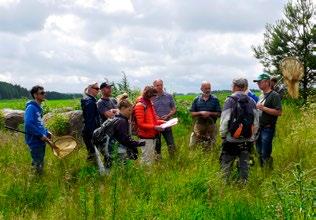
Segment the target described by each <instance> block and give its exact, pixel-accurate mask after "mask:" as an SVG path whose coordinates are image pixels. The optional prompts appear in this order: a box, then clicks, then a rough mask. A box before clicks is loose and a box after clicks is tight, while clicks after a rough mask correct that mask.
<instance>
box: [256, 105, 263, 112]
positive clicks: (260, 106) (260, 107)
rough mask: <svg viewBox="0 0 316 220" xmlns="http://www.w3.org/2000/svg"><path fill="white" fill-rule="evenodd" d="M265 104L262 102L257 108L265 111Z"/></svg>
mask: <svg viewBox="0 0 316 220" xmlns="http://www.w3.org/2000/svg"><path fill="white" fill-rule="evenodd" d="M263 108H264V105H263V104H262V103H258V104H257V109H259V110H261V111H263Z"/></svg>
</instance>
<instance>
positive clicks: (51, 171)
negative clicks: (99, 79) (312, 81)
mask: <svg viewBox="0 0 316 220" xmlns="http://www.w3.org/2000/svg"><path fill="white" fill-rule="evenodd" d="M225 96H227V94H222V95H218V97H219V98H220V100H221V103H223V100H224V98H225ZM192 99H193V97H192V96H179V97H176V101H177V107H178V117H179V118H180V124H178V125H177V126H176V127H175V128H174V135H175V140H176V143H177V148H178V154H177V157H176V159H175V160H170V159H169V158H168V154H167V150H166V146H163V159H162V160H161V161H159V162H157V163H156V164H154V165H152V166H150V167H144V166H142V165H141V164H139V162H138V161H131V162H129V163H128V164H127V165H125V166H114V167H113V169H112V171H111V173H110V175H109V176H105V177H100V176H99V174H98V172H97V169H96V168H95V167H93V166H91V165H89V164H87V163H86V161H85V159H86V150H85V148H84V147H83V146H80V149H79V150H78V151H76V152H74V153H73V154H72V155H70V156H69V157H68V158H66V159H64V160H58V159H57V158H56V157H54V156H53V154H52V152H51V149H50V148H48V147H47V148H46V150H47V152H46V164H45V174H44V175H43V176H42V177H37V176H35V175H33V174H32V172H31V171H30V162H31V159H30V156H29V152H28V148H27V146H26V145H25V143H24V137H23V136H22V135H21V134H16V133H11V132H8V131H5V130H0V150H1V154H0V173H1V181H0V219H24V218H25V219H315V218H316V214H315V211H316V186H315V184H316V183H315V178H316V166H315V164H316V163H315V161H316V151H315V149H316V138H315V136H316V108H315V106H314V107H308V108H299V107H297V106H296V105H294V104H291V102H286V104H284V105H283V115H282V117H280V118H279V121H278V126H277V132H276V137H275V139H274V143H273V144H274V148H273V158H274V170H273V171H272V172H268V171H266V170H262V169H261V168H260V167H259V166H258V163H256V165H255V166H254V167H252V168H251V170H250V176H249V182H248V184H247V185H246V186H241V185H239V184H237V183H231V184H225V183H224V181H223V180H222V178H221V172H220V169H219V161H218V158H219V153H220V147H221V146H220V144H221V143H220V140H219V138H218V141H217V145H216V147H215V149H213V151H212V152H209V153H205V152H203V151H202V150H200V149H196V150H194V151H190V150H189V149H188V141H189V136H190V131H191V125H192V119H191V117H190V115H189V114H188V112H187V108H188V107H189V105H190V103H191V101H192ZM25 101H26V100H14V101H3V102H2V101H1V102H0V108H7V107H9V106H10V107H11V108H19V109H23V108H24V104H25ZM78 104H79V100H58V101H47V105H48V106H49V109H53V108H60V107H67V106H71V107H73V108H76V107H77V106H78ZM236 174H237V173H235V174H234V176H236Z"/></svg>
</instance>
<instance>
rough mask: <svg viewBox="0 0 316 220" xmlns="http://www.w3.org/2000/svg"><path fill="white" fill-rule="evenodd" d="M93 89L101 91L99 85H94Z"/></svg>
mask: <svg viewBox="0 0 316 220" xmlns="http://www.w3.org/2000/svg"><path fill="white" fill-rule="evenodd" d="M92 89H95V90H97V91H99V90H100V88H99V87H92Z"/></svg>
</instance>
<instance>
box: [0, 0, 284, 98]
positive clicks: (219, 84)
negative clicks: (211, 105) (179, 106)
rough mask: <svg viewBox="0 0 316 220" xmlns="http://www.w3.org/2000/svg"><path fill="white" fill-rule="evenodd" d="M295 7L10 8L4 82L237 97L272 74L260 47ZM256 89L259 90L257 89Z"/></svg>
mask: <svg viewBox="0 0 316 220" xmlns="http://www.w3.org/2000/svg"><path fill="white" fill-rule="evenodd" d="M284 3H285V0H105V1H104V0H103V1H102V0H0V81H7V82H11V83H16V84H20V85H22V86H24V87H26V88H28V89H29V88H31V87H32V86H33V85H35V84H41V85H43V86H44V87H45V88H46V90H55V91H60V92H82V90H83V88H84V86H85V85H87V84H89V83H90V82H93V81H97V82H101V81H103V79H104V78H107V79H108V80H110V81H118V80H119V79H120V78H121V72H122V71H124V72H125V73H126V74H127V76H128V78H129V80H130V83H131V85H132V86H133V87H138V88H143V86H144V85H146V84H150V83H151V82H152V81H153V80H154V79H156V78H162V79H163V80H164V82H165V87H166V88H167V90H168V91H170V92H174V91H177V92H198V91H199V87H200V82H201V81H202V80H209V81H211V83H212V89H214V90H217V89H229V88H230V85H231V81H232V79H233V78H234V77H239V76H244V77H247V78H248V79H249V80H251V81H252V80H253V79H254V78H255V76H256V75H258V74H259V73H260V72H261V71H262V66H261V65H260V64H259V62H258V61H257V60H256V59H255V58H254V56H253V52H252V50H251V46H252V45H258V44H260V43H262V39H263V32H264V27H265V25H266V23H274V22H275V21H276V20H277V19H280V18H281V17H282V10H283V5H284ZM250 87H252V88H257V87H256V85H254V84H250Z"/></svg>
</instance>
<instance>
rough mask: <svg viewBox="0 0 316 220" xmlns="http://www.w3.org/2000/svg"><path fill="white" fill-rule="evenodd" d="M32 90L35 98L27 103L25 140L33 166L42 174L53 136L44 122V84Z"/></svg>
mask: <svg viewBox="0 0 316 220" xmlns="http://www.w3.org/2000/svg"><path fill="white" fill-rule="evenodd" d="M30 92H31V95H32V97H33V99H34V100H31V101H29V102H27V103H26V109H25V114H24V126H25V133H26V134H25V141H26V144H27V145H28V146H29V149H30V153H31V157H32V167H33V168H34V170H35V172H36V173H37V174H42V173H43V167H44V156H45V145H46V142H48V141H49V139H50V138H51V133H50V132H49V131H48V130H47V129H46V128H45V127H44V123H43V109H42V107H41V104H42V102H43V101H45V91H44V88H43V87H42V86H34V87H33V88H32V89H31V91H30Z"/></svg>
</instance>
